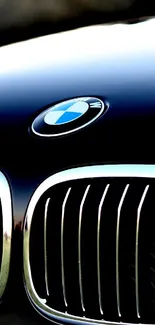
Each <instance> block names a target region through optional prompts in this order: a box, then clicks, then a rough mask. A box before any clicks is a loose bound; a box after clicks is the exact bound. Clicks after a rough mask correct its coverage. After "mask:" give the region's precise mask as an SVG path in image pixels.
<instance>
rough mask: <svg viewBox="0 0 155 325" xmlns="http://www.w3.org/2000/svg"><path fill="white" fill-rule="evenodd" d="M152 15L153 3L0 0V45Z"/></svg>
mask: <svg viewBox="0 0 155 325" xmlns="http://www.w3.org/2000/svg"><path fill="white" fill-rule="evenodd" d="M154 14H155V1H154V0H145V1H141V0H22V1H21V0H0V45H5V44H9V43H12V42H17V41H20V40H25V39H29V38H32V37H36V36H40V35H46V34H51V33H55V32H59V31H63V30H68V29H72V28H77V27H80V26H86V25H91V24H96V23H99V24H100V23H109V22H117V21H118V22H119V21H126V22H128V23H132V22H134V21H135V20H136V21H137V20H141V19H146V18H147V17H148V16H153V15H154Z"/></svg>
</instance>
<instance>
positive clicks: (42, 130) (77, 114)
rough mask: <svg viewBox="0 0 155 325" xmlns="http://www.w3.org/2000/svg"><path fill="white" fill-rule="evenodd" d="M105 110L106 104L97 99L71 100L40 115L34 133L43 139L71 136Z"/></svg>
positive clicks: (33, 125) (34, 123)
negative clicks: (70, 134)
mask: <svg viewBox="0 0 155 325" xmlns="http://www.w3.org/2000/svg"><path fill="white" fill-rule="evenodd" d="M105 110H106V108H105V104H104V103H103V102H102V101H101V100H100V99H98V98H95V97H79V98H74V99H69V100H66V101H63V102H61V103H59V104H56V105H54V106H51V107H49V108H48V109H46V110H45V111H44V112H42V113H41V114H40V115H38V116H37V117H36V118H35V120H34V122H33V124H32V131H33V133H35V134H36V135H39V136H43V137H54V136H61V135H64V134H69V133H72V132H74V131H77V130H80V129H82V128H84V127H86V126H88V125H89V124H90V123H92V122H94V121H95V120H96V119H97V118H98V117H99V116H100V115H101V114H103V112H105Z"/></svg>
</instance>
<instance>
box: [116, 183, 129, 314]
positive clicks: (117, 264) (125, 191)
mask: <svg viewBox="0 0 155 325" xmlns="http://www.w3.org/2000/svg"><path fill="white" fill-rule="evenodd" d="M128 188H129V184H127V185H126V187H125V189H124V191H123V194H122V197H121V200H120V203H119V206H118V211H117V226H116V298H117V311H118V316H119V317H121V311H120V290H119V228H120V227H119V226H120V216H121V209H122V205H123V203H124V199H125V197H126V194H127V191H128Z"/></svg>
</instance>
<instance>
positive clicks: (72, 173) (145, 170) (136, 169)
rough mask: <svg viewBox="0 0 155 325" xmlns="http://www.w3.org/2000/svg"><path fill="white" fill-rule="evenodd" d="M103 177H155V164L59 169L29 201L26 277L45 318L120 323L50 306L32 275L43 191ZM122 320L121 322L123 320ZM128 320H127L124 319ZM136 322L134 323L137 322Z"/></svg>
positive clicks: (25, 230) (33, 300)
mask: <svg viewBox="0 0 155 325" xmlns="http://www.w3.org/2000/svg"><path fill="white" fill-rule="evenodd" d="M99 177H116V178H117V177H120V178H121V177H135V178H151V179H153V178H155V165H96V166H87V167H78V168H73V169H69V170H65V171H62V172H59V173H56V174H54V175H52V176H50V177H48V178H47V179H45V181H43V182H42V183H41V184H40V185H39V186H38V188H37V189H36V191H35V192H34V194H33V196H32V198H31V200H30V203H29V205H28V208H27V211H26V216H25V220H24V228H23V257H24V258H23V263H24V265H23V266H24V278H25V288H26V292H27V294H28V297H29V299H30V301H31V303H32V304H33V306H34V307H35V308H36V310H37V311H38V312H39V313H41V315H43V316H44V317H45V318H47V319H51V320H53V321H54V322H57V323H60V322H69V323H72V324H76V322H79V323H81V324H85V325H90V324H109V325H110V324H113V325H114V324H115V325H116V324H118V323H117V322H107V321H103V320H95V319H90V318H86V317H85V318H83V317H79V316H75V315H71V314H69V313H68V314H66V313H63V312H60V311H57V310H55V309H53V308H50V307H49V306H48V305H47V304H46V299H45V298H41V297H39V296H38V294H37V292H36V290H35V287H34V284H33V281H32V275H31V266H30V255H29V242H30V231H31V222H32V218H33V212H34V209H35V206H36V204H37V202H38V200H39V199H40V197H41V196H42V194H43V193H44V192H45V191H46V190H47V189H48V188H50V187H52V186H54V185H56V184H59V183H63V182H65V181H69V180H76V179H85V178H99ZM119 324H120V323H119ZM121 324H124V325H125V323H121ZM133 325H134V324H133Z"/></svg>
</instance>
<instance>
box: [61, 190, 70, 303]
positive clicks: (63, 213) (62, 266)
mask: <svg viewBox="0 0 155 325" xmlns="http://www.w3.org/2000/svg"><path fill="white" fill-rule="evenodd" d="M70 191H71V187H70V188H69V189H68V190H67V193H66V195H65V198H64V201H63V204H62V216H61V279H62V291H63V299H64V303H65V306H66V307H68V304H67V298H66V286H65V271H64V217H65V208H66V203H67V200H68V197H69V193H70Z"/></svg>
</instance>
